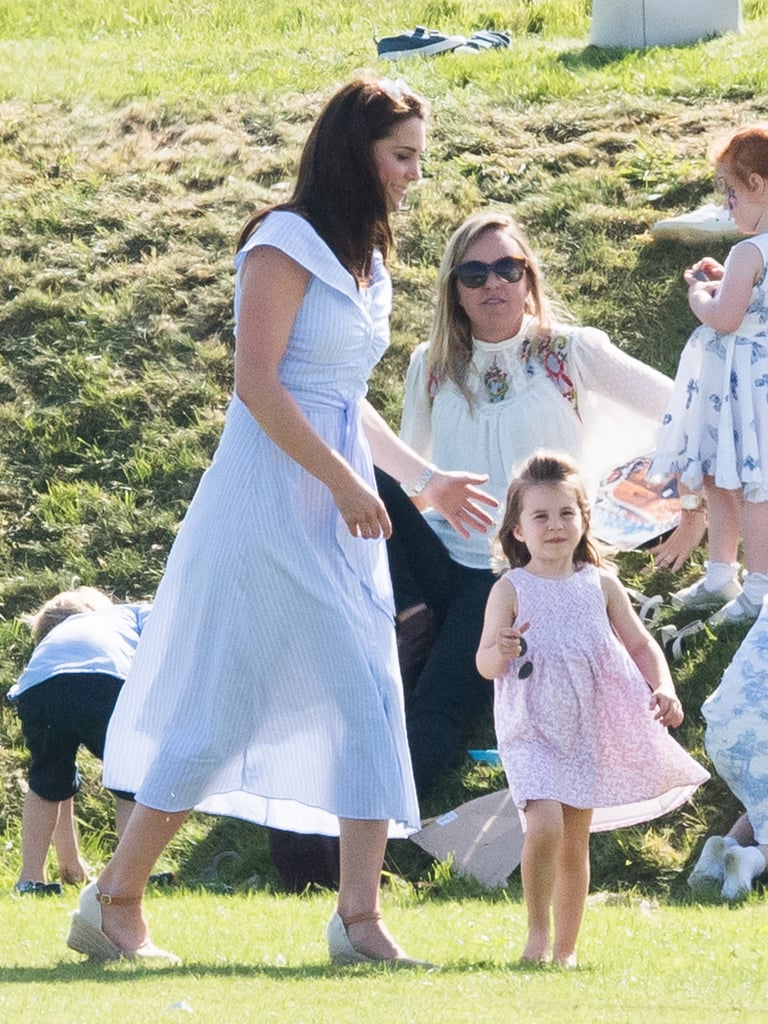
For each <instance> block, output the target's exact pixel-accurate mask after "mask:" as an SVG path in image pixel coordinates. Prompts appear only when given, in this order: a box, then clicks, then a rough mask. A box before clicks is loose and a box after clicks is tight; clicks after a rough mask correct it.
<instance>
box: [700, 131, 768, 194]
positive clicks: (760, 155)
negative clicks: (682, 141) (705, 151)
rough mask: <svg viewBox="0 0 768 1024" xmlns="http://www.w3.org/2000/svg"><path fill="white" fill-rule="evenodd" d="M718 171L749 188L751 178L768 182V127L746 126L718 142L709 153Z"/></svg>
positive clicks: (714, 143)
mask: <svg viewBox="0 0 768 1024" xmlns="http://www.w3.org/2000/svg"><path fill="white" fill-rule="evenodd" d="M709 159H710V161H711V162H712V164H714V165H715V167H716V166H717V165H718V164H720V165H723V166H725V167H727V169H728V170H729V171H731V173H732V174H734V175H735V176H736V178H737V179H738V180H739V181H740V182H741V184H742V185H744V186H745V187H747V188H749V187H750V186H749V176H750V175H751V174H758V175H759V176H760V177H761V178H765V179H766V180H768V123H765V122H756V123H754V124H743V125H741V127H740V128H735V129H734V130H733V131H732V132H729V133H728V134H727V135H724V136H722V137H721V138H719V139H717V140H715V142H713V144H712V146H711V147H710V150H709Z"/></svg>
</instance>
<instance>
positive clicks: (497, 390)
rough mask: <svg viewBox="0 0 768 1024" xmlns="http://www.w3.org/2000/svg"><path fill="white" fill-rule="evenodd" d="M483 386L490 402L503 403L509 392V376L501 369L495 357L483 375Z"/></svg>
mask: <svg viewBox="0 0 768 1024" xmlns="http://www.w3.org/2000/svg"><path fill="white" fill-rule="evenodd" d="M483 386H484V388H485V393H486V395H488V400H489V401H491V402H503V401H504V398H505V397H506V394H507V392H508V391H509V374H508V373H507V372H506V370H502V369H501V367H500V366H499V364H498V363H497V362H496V358H495V357H494V360H493V362H492V363H491V365H490V366H489V367H488V369H487V370H486V371H485V373H484V374H483Z"/></svg>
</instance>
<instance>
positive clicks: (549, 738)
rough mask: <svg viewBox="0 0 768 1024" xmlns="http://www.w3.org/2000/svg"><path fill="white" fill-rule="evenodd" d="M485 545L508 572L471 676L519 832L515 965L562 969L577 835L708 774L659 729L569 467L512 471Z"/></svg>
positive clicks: (575, 904)
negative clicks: (487, 697) (520, 922)
mask: <svg viewBox="0 0 768 1024" xmlns="http://www.w3.org/2000/svg"><path fill="white" fill-rule="evenodd" d="M499 542H500V544H501V548H502V550H503V552H504V555H505V557H506V560H507V562H508V563H509V566H510V568H509V570H508V571H507V572H505V573H504V575H503V576H502V577H501V578H500V579H499V580H498V581H497V582H496V583H495V584H494V587H493V589H492V591H491V593H490V596H489V598H488V604H487V607H486V613H485V623H484V626H483V633H482V636H481V638H480V646H479V648H478V651H477V667H478V670H479V671H480V673H481V675H483V676H485V677H486V678H488V679H495V680H496V690H495V704H494V712H495V720H496V733H497V739H498V747H499V753H500V755H501V760H502V763H503V765H504V770H505V772H506V775H507V779H508V781H509V786H510V790H511V791H512V794H513V796H514V798H515V802H516V804H517V806H518V807H519V808H520V810H521V814H522V818H523V827H524V829H525V832H526V835H525V842H524V845H523V853H522V861H521V873H522V879H523V893H524V896H525V902H526V906H527V910H528V941H527V943H526V946H525V950H524V952H523V956H522V959H523V961H527V962H534V963H541V962H545V961H548V960H549V959H550V957H551V958H552V959H554V961H555V962H556V963H559V964H563V965H567V966H573V965H575V963H576V939H577V937H578V933H579V927H580V925H581V919H582V916H583V912H584V905H585V902H586V897H587V892H588V889H589V833H590V831H603V830H607V829H611V828H617V827H620V826H624V825H632V824H635V823H637V822H640V821H648V820H650V819H652V818H655V817H658V816H659V815H661V814H664V813H666V812H667V811H670V810H672V809H673V808H675V807H678V806H679V805H680V804H681V803H683V802H684V801H685V800H687V799H688V798H689V797H690V796H691V794H692V793H693V792H694V790H695V789H696V788H697V786H699V785H700V784H701V783H702V782H704V781H705V780H706V779H707V778H708V777H709V776H708V774H707V772H706V771H705V770H704V769H703V768H702V767H701V765H699V764H697V762H696V761H694V760H693V759H692V758H691V757H689V755H688V754H687V753H686V752H685V751H684V750H683V748H682V747H681V746H680V745H679V744H678V743H677V742H675V740H673V739H672V737H671V736H670V735H669V733H668V732H667V727H674V726H678V725H680V723H681V722H682V720H683V709H682V707H681V705H680V701H679V700H678V698H677V694H676V693H675V687H674V684H673V682H672V678H671V676H670V673H669V669H668V667H667V663H666V661H665V659H664V655H663V653H662V651H661V649H660V647H659V646H658V645H657V644H656V642H655V641H654V640H653V639H652V637H651V636H650V634H649V633H648V631H647V630H646V629H645V627H644V626H643V624H642V622H641V621H640V619H639V618H638V617H637V615H636V614H635V612H634V611H633V609H632V606H631V604H630V601H629V597H628V596H627V594H626V592H625V590H624V587H623V586H622V585H621V583H620V582H619V580H618V577H617V576H616V575H615V574H614V573H613V572H611V571H609V570H608V569H606V568H605V567H604V565H603V563H602V560H601V558H600V555H599V553H598V551H597V549H596V548H595V546H594V544H593V542H592V540H591V538H590V533H589V506H588V502H587V498H586V495H585V491H584V486H583V484H582V482H581V480H580V478H579V476H578V473H577V470H576V467H575V464H574V463H573V462H572V461H571V460H570V458H568V457H566V456H563V455H561V454H560V453H549V452H538V453H537V454H535V455H534V456H533V457H532V458H531V459H529V460H528V461H527V462H526V463H525V464H524V466H523V467H522V470H521V471H520V473H519V475H517V476H516V477H515V478H514V479H513V481H512V483H511V484H510V487H509V491H508V493H507V503H506V509H505V513H504V518H503V521H502V524H501V528H500V530H499ZM552 910H554V925H555V934H554V944H553V945H552V944H551V943H550V912H551V911H552Z"/></svg>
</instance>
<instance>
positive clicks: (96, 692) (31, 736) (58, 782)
mask: <svg viewBox="0 0 768 1024" xmlns="http://www.w3.org/2000/svg"><path fill="white" fill-rule="evenodd" d="M122 685H123V680H122V679H117V678H115V676H108V675H103V674H101V673H98V672H81V673H78V674H72V675H59V676H51V678H50V679H46V680H45V681H44V682H42V683H38V684H37V685H36V686H33V687H31V688H30V689H29V690H24V692H23V693H21V694H20V696H19V697H18V699H17V701H16V708H17V711H18V713H19V718H20V719H21V727H22V730H23V732H24V739H25V740H26V743H27V746H28V747H29V753H30V765H29V788H30V789H31V790H32V792H33V793H35V794H36V795H37V796H39V797H41V798H42V799H43V800H51V801H56V802H58V801H59V800H68V799H69V798H70V797H71V796H74V794H75V793H76V792H77V791H78V789H79V788H80V772H79V771H78V769H77V762H76V758H77V751H78V748H79V747H80V745H81V744H82V745H83V746H84V747H86V748H87V749H88V750H90V752H91V753H92V754H93V755H94V756H95V757H98V758H99V760H101V759H102V758H103V756H104V740H105V738H106V735H107V725H108V724H109V719H110V717H111V715H112V712H113V711H114V708H115V703H116V702H117V696H118V694H119V693H120V688H121V686H122ZM121 795H122V794H121Z"/></svg>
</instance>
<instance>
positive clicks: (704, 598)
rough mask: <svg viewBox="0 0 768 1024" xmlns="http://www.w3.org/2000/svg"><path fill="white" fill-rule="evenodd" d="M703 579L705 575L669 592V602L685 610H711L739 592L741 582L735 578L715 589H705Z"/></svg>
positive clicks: (735, 596)
mask: <svg viewBox="0 0 768 1024" xmlns="http://www.w3.org/2000/svg"><path fill="white" fill-rule="evenodd" d="M704 579H706V577H704V578H702V579H700V580H699V581H698V582H696V583H692V584H691V586H690V587H683V589H682V590H678V591H676V592H675V593H674V594H670V595H669V603H670V604H671V605H672V606H673V607H674V608H681V609H683V610H684V611H687V612H707V611H709V612H712V611H715V609H717V608H722V607H723V605H724V604H727V603H728V602H729V601H733V600H735V598H737V597H738V596H739V594H741V584H740V583H739V581H738V580H736V579H733V580H728V582H727V583H724V584H723V586H722V587H717V589H716V590H707V588H706V587H705V586H704Z"/></svg>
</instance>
